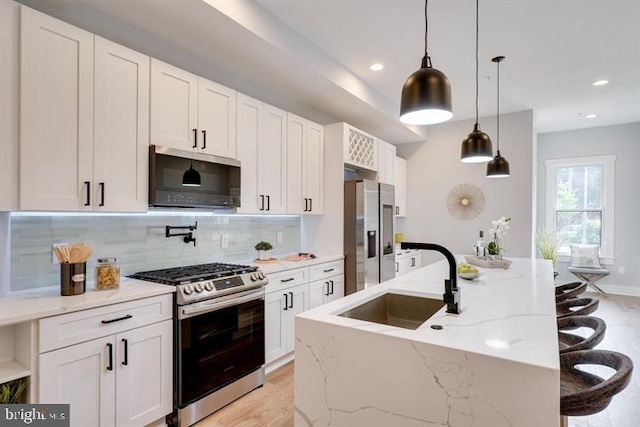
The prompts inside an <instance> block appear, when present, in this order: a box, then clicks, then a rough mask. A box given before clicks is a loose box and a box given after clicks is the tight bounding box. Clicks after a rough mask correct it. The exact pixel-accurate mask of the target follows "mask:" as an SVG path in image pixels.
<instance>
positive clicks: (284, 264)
mask: <svg viewBox="0 0 640 427" xmlns="http://www.w3.org/2000/svg"><path fill="white" fill-rule="evenodd" d="M316 256H317V258H314V259H310V260H306V261H285V260H283V259H282V258H284V256H283V257H280V258H279V259H278V260H277V261H273V262H256V261H255V260H250V261H248V262H247V263H248V264H250V265H255V266H257V267H259V268H260V270H262V271H263V272H264V273H265V274H274V273H280V272H281V271H287V270H293V269H295V268H304V267H310V266H312V265H316V264H324V263H325V262H332V261H339V260H342V259H344V255H316Z"/></svg>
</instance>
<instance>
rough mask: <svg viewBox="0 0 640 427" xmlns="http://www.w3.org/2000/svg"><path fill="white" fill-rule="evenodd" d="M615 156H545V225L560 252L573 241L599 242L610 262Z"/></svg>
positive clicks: (611, 252)
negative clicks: (546, 158) (547, 158)
mask: <svg viewBox="0 0 640 427" xmlns="http://www.w3.org/2000/svg"><path fill="white" fill-rule="evenodd" d="M614 165H615V156H614V155H609V156H597V157H576V158H571V159H557V160H547V161H546V162H545V166H546V169H547V218H546V227H547V229H551V230H555V233H556V236H557V237H558V239H559V240H560V242H561V245H560V249H559V250H558V254H559V255H570V248H569V245H570V244H572V243H577V244H589V245H599V246H600V257H601V258H602V261H603V262H605V263H607V261H608V262H609V263H612V262H613V256H614V254H613V237H614V236H613V228H614V225H613V221H614V216H613V206H614V202H613V196H614Z"/></svg>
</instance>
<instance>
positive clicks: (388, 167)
mask: <svg viewBox="0 0 640 427" xmlns="http://www.w3.org/2000/svg"><path fill="white" fill-rule="evenodd" d="M377 142H378V182H381V183H384V184H390V185H394V183H395V176H394V170H395V160H396V147H395V145H391V144H389V143H387V142H384V141H382V140H378V141H377Z"/></svg>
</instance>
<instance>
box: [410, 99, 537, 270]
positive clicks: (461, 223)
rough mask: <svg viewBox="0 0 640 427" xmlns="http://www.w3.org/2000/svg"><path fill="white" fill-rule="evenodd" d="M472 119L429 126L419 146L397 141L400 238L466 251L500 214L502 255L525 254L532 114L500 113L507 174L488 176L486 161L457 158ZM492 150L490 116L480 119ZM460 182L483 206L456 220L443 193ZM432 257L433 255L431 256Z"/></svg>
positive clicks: (528, 237) (528, 233) (530, 189)
mask: <svg viewBox="0 0 640 427" xmlns="http://www.w3.org/2000/svg"><path fill="white" fill-rule="evenodd" d="M473 123H474V121H471V120H467V121H459V122H451V123H443V124H440V125H435V126H430V127H429V140H428V141H427V142H425V143H423V144H421V145H419V146H413V147H412V146H405V145H404V144H403V145H399V146H398V152H399V156H400V157H403V158H406V159H407V217H406V218H405V219H404V220H399V221H398V225H399V227H398V229H399V230H400V231H401V232H403V233H404V235H405V241H418V242H429V243H438V244H442V245H444V246H446V247H447V248H449V249H450V250H451V251H453V252H454V253H459V254H471V253H472V251H473V249H472V245H473V244H474V243H475V241H476V240H477V238H478V231H479V230H485V237H486V230H488V229H489V228H490V227H491V221H492V220H496V219H498V218H499V217H501V216H503V215H504V216H507V217H511V219H512V220H511V229H510V230H509V232H508V234H507V235H506V237H505V238H504V241H503V247H504V248H505V250H506V251H505V253H504V256H505V257H510V256H512V257H530V256H531V252H532V251H531V248H532V232H531V230H532V203H531V199H532V193H533V172H532V171H533V164H532V159H531V157H532V153H533V143H534V138H533V134H534V133H533V114H532V112H531V111H522V112H518V113H512V114H503V115H501V116H500V151H501V153H502V155H503V156H504V157H505V158H506V159H507V160H508V161H509V163H510V166H511V177H510V178H502V179H488V178H486V177H485V174H486V163H482V164H469V163H462V162H460V146H461V143H462V140H463V139H464V138H465V136H466V135H467V134H468V133H469V132H470V131H471V130H473ZM480 127H481V129H482V130H483V131H484V132H486V133H488V134H489V135H490V136H491V137H492V140H493V145H494V151H495V149H496V141H495V134H496V132H495V129H496V120H495V117H486V118H484V117H483V118H481V120H480ZM463 183H470V184H474V185H476V186H477V187H479V188H480V189H481V190H482V192H483V193H484V197H485V207H484V210H483V211H482V212H481V213H480V215H479V216H477V217H476V218H474V219H471V220H460V219H457V218H455V217H453V216H452V215H450V214H449V211H448V210H447V195H448V194H449V191H450V190H451V189H452V188H453V187H455V186H457V185H459V184H463ZM431 259H433V258H431Z"/></svg>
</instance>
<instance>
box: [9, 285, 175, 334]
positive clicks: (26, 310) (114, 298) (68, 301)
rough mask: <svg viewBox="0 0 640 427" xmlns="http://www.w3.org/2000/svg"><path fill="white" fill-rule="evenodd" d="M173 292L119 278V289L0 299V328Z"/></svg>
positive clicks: (50, 291)
mask: <svg viewBox="0 0 640 427" xmlns="http://www.w3.org/2000/svg"><path fill="white" fill-rule="evenodd" d="M172 292H175V287H174V286H167V285H160V284H157V283H151V282H145V281H142V280H136V279H131V278H129V277H122V278H121V279H120V288H119V289H116V290H105V291H96V290H94V289H87V291H86V292H85V293H84V294H81V295H73V296H61V295H60V287H59V286H51V287H46V288H40V289H35V290H33V291H26V292H23V293H15V294H12V295H10V296H6V297H0V326H5V325H11V324H14V323H21V322H26V321H30V320H35V319H41V318H44V317H49V316H56V315H59V314H64V313H71V312H74V311H79V310H86V309H89V308H95V307H102V306H105V305H110V304H117V303H121V302H127V301H132V300H136V299H141V298H149V297H153V296H157V295H163V294H170V293H172Z"/></svg>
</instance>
